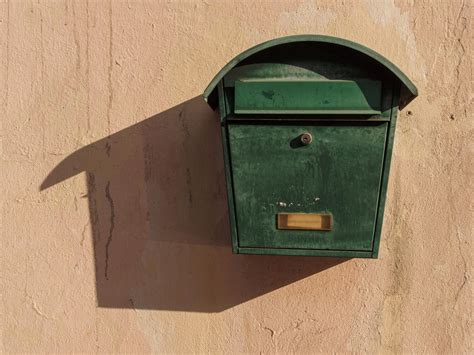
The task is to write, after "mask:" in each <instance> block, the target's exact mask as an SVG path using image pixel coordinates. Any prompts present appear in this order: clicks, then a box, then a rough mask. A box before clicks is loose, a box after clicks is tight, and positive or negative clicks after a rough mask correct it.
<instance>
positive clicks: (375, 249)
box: [372, 85, 401, 259]
mask: <svg viewBox="0 0 474 355" xmlns="http://www.w3.org/2000/svg"><path fill="white" fill-rule="evenodd" d="M400 89H401V88H400V86H399V85H394V86H393V89H392V103H391V106H392V107H391V113H390V116H391V119H390V122H389V130H388V137H387V143H386V146H385V157H384V165H383V172H382V178H381V182H380V191H379V203H378V207H377V217H376V220H375V231H374V241H373V245H372V258H374V259H377V258H378V255H379V247H380V239H381V236H382V226H383V216H384V212H385V202H386V199H387V190H388V180H389V175H390V165H391V162H392V151H393V144H394V141H395V129H396V123H397V116H398V100H399V95H400Z"/></svg>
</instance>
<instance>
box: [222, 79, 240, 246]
mask: <svg viewBox="0 0 474 355" xmlns="http://www.w3.org/2000/svg"><path fill="white" fill-rule="evenodd" d="M218 89H219V94H220V95H221V97H222V98H223V99H222V100H219V111H220V116H221V137H222V148H223V153H224V169H225V177H226V179H225V180H226V181H225V184H226V190H227V206H228V209H229V212H228V213H229V224H230V232H231V237H232V252H233V253H235V254H237V253H238V248H239V242H238V232H237V218H236V208H235V202H234V183H233V179H232V164H231V160H230V158H231V157H230V149H229V139H228V136H227V124H226V118H227V108H226V102H225V99H224V88H223V83H222V81H221V82H220V83H219V85H218Z"/></svg>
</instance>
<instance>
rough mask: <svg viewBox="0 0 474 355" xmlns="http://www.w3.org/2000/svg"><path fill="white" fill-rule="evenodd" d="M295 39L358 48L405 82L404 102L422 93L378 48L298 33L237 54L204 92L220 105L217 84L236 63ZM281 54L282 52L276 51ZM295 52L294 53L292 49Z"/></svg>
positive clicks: (209, 100) (213, 104) (337, 47)
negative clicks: (375, 49) (376, 50)
mask: <svg viewBox="0 0 474 355" xmlns="http://www.w3.org/2000/svg"><path fill="white" fill-rule="evenodd" d="M293 43H295V44H296V43H300V44H304V45H307V46H308V48H311V47H313V46H317V45H321V44H325V45H327V46H330V47H329V48H333V47H334V50H341V49H343V50H347V51H349V55H350V52H354V55H358V56H362V57H363V58H365V59H363V60H364V61H365V60H367V61H370V62H374V61H375V62H376V63H377V64H379V66H380V67H382V68H383V70H384V71H385V72H387V73H388V74H389V75H391V76H393V77H394V78H396V79H398V81H399V83H400V85H401V91H402V95H401V96H402V97H401V102H402V104H401V106H405V105H406V104H408V103H409V102H410V101H412V100H413V99H414V98H415V97H416V96H418V90H417V88H416V86H415V85H414V84H413V82H412V81H411V80H410V79H409V78H408V77H407V76H406V75H405V74H404V73H403V72H402V71H401V70H400V69H399V68H398V67H397V66H395V65H394V64H393V63H392V62H390V61H389V60H388V59H386V58H385V57H383V56H382V55H380V54H379V53H377V52H375V51H374V50H372V49H370V48H367V47H365V46H363V45H361V44H358V43H355V42H352V41H349V40H346V39H342V38H337V37H332V36H324V35H296V36H287V37H281V38H276V39H273V40H270V41H267V42H263V43H261V44H258V45H256V46H254V47H252V48H250V49H248V50H246V51H244V52H242V53H241V54H239V55H237V56H236V57H235V58H234V59H232V60H231V61H230V62H229V63H227V64H226V65H225V66H224V67H223V68H222V69H221V70H220V71H219V73H217V75H216V76H215V77H214V78H213V79H212V81H211V82H210V83H209V85H208V86H207V88H206V89H205V90H204V93H203V96H204V99H205V101H206V102H207V103H208V104H209V105H210V106H211V107H212V108H215V107H216V106H217V100H218V99H217V84H218V83H219V81H220V80H222V79H223V78H224V77H225V76H226V75H227V74H228V73H229V72H230V71H231V70H232V69H233V68H234V67H236V66H238V65H239V64H241V62H248V61H251V60H252V58H251V57H252V56H254V55H256V54H258V53H260V52H263V51H265V50H269V49H276V50H278V47H279V46H284V45H289V44H293ZM276 55H279V54H276ZM289 55H291V53H289Z"/></svg>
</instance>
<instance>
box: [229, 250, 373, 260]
mask: <svg viewBox="0 0 474 355" xmlns="http://www.w3.org/2000/svg"><path fill="white" fill-rule="evenodd" d="M237 253H238V254H256V255H267V254H271V255H290V256H329V257H340V258H368V259H370V258H372V252H371V251H358V250H326V249H284V248H282V249H280V248H242V247H239V248H238V251H237Z"/></svg>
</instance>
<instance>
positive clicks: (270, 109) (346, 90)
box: [234, 80, 382, 115]
mask: <svg viewBox="0 0 474 355" xmlns="http://www.w3.org/2000/svg"><path fill="white" fill-rule="evenodd" d="M381 93H382V83H381V82H380V81H374V80H360V81H354V80H244V81H236V82H235V108H234V112H235V113H237V114H272V113H279V114H298V113H301V114H366V115H376V114H380V104H381Z"/></svg>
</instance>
